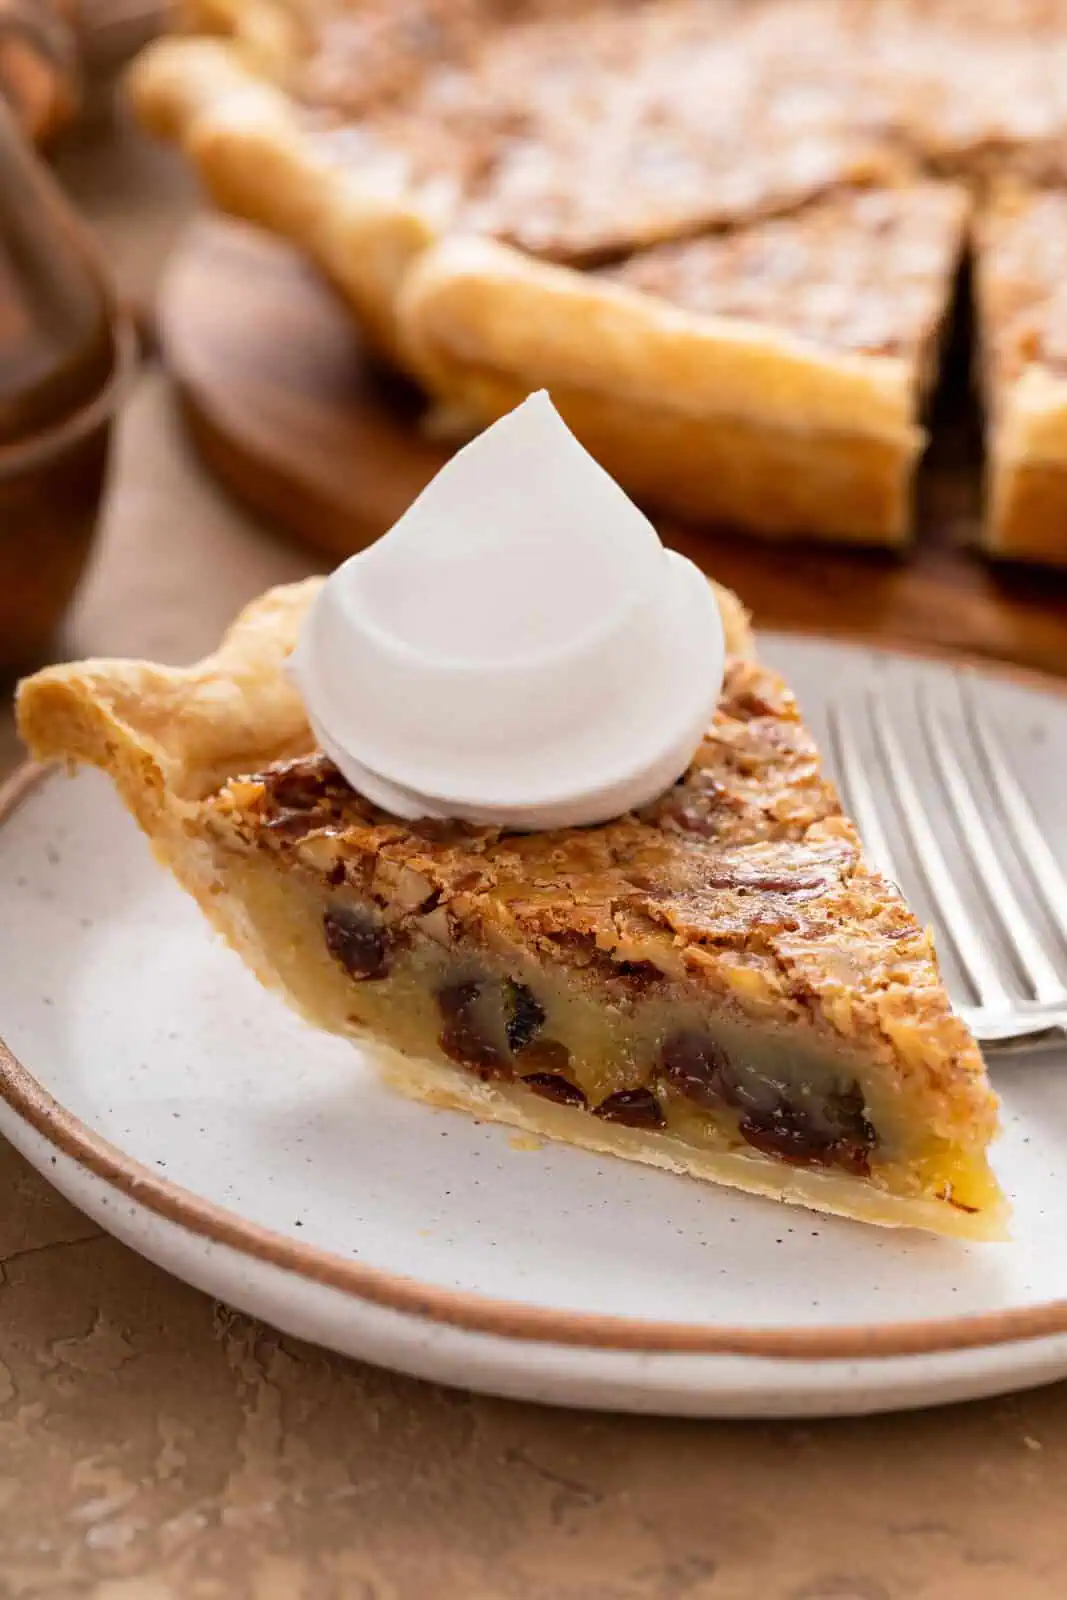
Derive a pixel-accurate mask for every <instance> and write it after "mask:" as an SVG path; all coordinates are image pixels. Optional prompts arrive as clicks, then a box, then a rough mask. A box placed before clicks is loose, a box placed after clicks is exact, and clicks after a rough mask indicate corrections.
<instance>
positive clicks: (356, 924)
mask: <svg viewBox="0 0 1067 1600" xmlns="http://www.w3.org/2000/svg"><path fill="white" fill-rule="evenodd" d="M322 926H323V931H324V933H325V935H326V948H327V950H328V951H329V952H330V954H331V955H332V956H333V958H334V960H335V961H339V962H340V963H341V965H342V967H344V969H345V971H346V972H347V973H348V975H349V977H350V978H357V979H360V980H361V981H365V980H367V979H369V978H384V977H385V976H386V974H387V973H388V971H389V957H390V952H391V947H392V945H393V943H394V939H393V937H392V936H391V935H390V933H389V930H388V929H387V928H386V927H385V926H384V925H383V924H382V923H381V922H379V921H378V919H377V918H376V917H375V916H374V914H373V913H372V912H370V911H368V910H366V909H364V908H363V907H360V906H346V905H335V906H331V907H330V909H329V910H328V911H327V912H326V913H325V914H324V916H323V919H322Z"/></svg>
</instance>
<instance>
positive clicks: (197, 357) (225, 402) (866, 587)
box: [159, 218, 1067, 674]
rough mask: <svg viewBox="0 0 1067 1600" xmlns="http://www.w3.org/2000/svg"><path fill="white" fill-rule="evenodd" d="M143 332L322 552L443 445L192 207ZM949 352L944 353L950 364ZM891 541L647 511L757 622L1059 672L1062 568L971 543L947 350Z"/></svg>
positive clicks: (208, 433)
mask: <svg viewBox="0 0 1067 1600" xmlns="http://www.w3.org/2000/svg"><path fill="white" fill-rule="evenodd" d="M159 319H160V337H161V341H162V345H163V349H164V352H165V356H166V359H167V362H168V364H169V366H170V369H171V371H172V372H173V374H174V377H175V379H176V381H177V384H178V388H179V392H180V394H181V397H182V401H183V405H184V410H185V414H186V416H187V419H188V423H189V427H190V430H191V432H192V436H193V438H194V440H195V442H196V444H197V446H198V448H199V450H200V451H201V453H202V455H203V457H204V458H205V460H206V461H207V462H208V463H209V464H210V466H211V467H212V468H213V469H214V470H215V472H216V473H217V475H218V476H219V477H220V478H221V479H222V481H223V482H224V483H226V484H227V485H228V486H229V487H230V488H231V489H232V490H233V492H234V493H235V494H237V495H239V496H240V498H241V499H242V500H244V501H246V502H247V503H248V504H249V505H251V506H252V507H253V508H254V509H255V510H257V511H258V512H260V513H261V514H263V515H264V516H266V517H268V518H270V519H271V520H272V521H273V522H275V523H277V524H280V525H281V526H282V527H283V528H285V529H287V530H288V531H289V532H291V533H293V534H295V535H297V536H298V537H299V538H301V539H304V540H306V541H308V542H310V543H311V544H313V545H315V546H317V547H318V548H319V549H321V550H322V551H323V552H325V553H326V554H327V555H328V556H329V557H331V558H334V559H340V558H342V557H344V556H346V555H349V554H351V553H352V552H353V551H354V550H358V549H360V548H362V547H363V546H364V545H365V544H367V543H368V542H369V541H370V540H372V539H375V538H376V537H377V536H378V535H379V534H380V533H382V532H384V530H385V529H386V528H388V527H389V526H390V525H391V524H392V523H393V522H394V521H395V520H396V518H397V517H398V516H399V515H400V513H401V512H402V511H403V510H404V509H405V507H406V506H408V505H409V504H410V502H411V500H412V499H413V498H414V496H415V495H416V494H417V493H418V492H419V490H420V489H421V488H422V487H423V486H424V485H425V484H426V483H427V482H428V481H429V479H430V478H431V477H432V476H433V474H434V473H435V472H436V471H437V469H438V468H439V467H440V466H441V464H442V463H443V462H444V461H445V460H446V459H447V457H448V454H449V451H448V448H447V447H446V446H445V445H444V444H443V443H442V442H440V441H435V440H433V439H431V438H428V437H427V436H426V434H425V433H424V432H423V431H422V429H421V428H420V422H419V419H420V413H421V410H422V403H421V401H420V398H419V396H418V395H417V393H416V392H415V391H414V390H413V389H412V388H411V387H410V386H408V385H406V384H405V383H403V382H401V381H400V380H399V379H398V378H396V377H395V376H392V375H388V374H384V373H382V372H381V371H380V370H379V369H377V368H376V367H375V365H374V363H373V362H372V361H371V360H370V359H369V357H368V356H367V353H366V351H365V349H364V348H363V346H362V345H361V343H360V339H359V336H358V333H357V331H356V329H355V327H354V325H353V323H352V321H351V319H350V317H349V316H348V315H347V314H346V311H345V308H344V307H343V305H342V304H341V303H340V302H339V301H338V300H337V298H336V297H335V296H334V295H333V294H332V292H331V291H330V290H329V289H328V288H327V287H326V286H324V285H323V284H322V283H321V282H320V280H319V279H318V278H317V277H316V276H315V275H314V274H313V273H312V271H311V270H310V269H309V268H308V267H307V266H305V264H304V263H303V262H302V261H301V259H300V258H299V257H298V256H297V255H296V254H295V253H294V252H293V251H291V250H289V249H288V248H287V247H285V246H284V245H281V244H279V243H277V242H276V241H275V240H273V239H269V238H267V237H265V236H263V235H261V234H259V233H257V232H255V231H253V230H251V229H247V228H244V227H242V226H240V225H238V224H235V223H231V222H225V221H221V220H217V219H214V218H212V219H205V220H203V221H201V222H198V223H197V224H196V225H195V227H194V228H193V229H192V230H191V232H190V233H189V234H188V236H187V237H186V239H185V240H184V242H183V243H182V244H181V246H180V247H179V249H178V250H177V252H176V254H175V256H174V259H173V262H172V265H171V267H170V270H169V273H168V276H167V279H166V281H165V283H164V286H163V290H162V294H161V301H160V308H159ZM952 366H953V364H952V363H950V368H951V367H952ZM955 367H956V369H957V379H956V381H955V383H953V382H952V381H951V380H950V382H949V384H948V385H947V386H946V392H945V394H944V395H943V396H942V397H941V401H940V403H939V415H938V417H937V419H936V426H935V439H936V443H935V445H934V447H933V448H932V450H931V453H930V456H929V458H928V460H927V461H926V463H925V464H924V467H923V472H922V477H921V483H920V491H919V525H920V533H919V539H918V543H917V545H916V547H915V549H914V550H913V551H912V552H910V553H909V554H908V555H907V556H906V557H897V556H893V555H886V554H880V553H876V552H854V551H849V550H840V549H835V548H834V547H832V546H819V545H814V544H813V545H806V546H803V547H797V546H793V545H787V546H780V545H775V544H770V543H766V542H763V541H760V540H755V539H752V538H746V537H744V536H743V535H740V534H730V533H726V532H722V531H716V530H713V529H709V528H695V527H688V526H682V525H680V524H678V523H675V522H668V521H664V520H660V521H659V526H660V529H661V532H662V534H663V537H664V538H665V540H666V541H667V542H668V543H669V544H671V545H673V546H674V547H675V548H676V549H679V550H682V551H684V552H685V554H686V555H688V556H690V557H692V559H693V560H694V561H697V562H698V563H699V564H700V565H701V566H702V567H703V568H704V569H705V570H706V571H708V572H709V573H712V574H714V576H715V577H716V578H718V579H719V580H720V581H722V582H723V583H727V584H729V585H730V587H731V588H734V589H736V590H737V592H738V593H739V594H740V595H741V596H742V598H743V599H744V600H745V602H746V603H747V604H748V605H749V606H750V607H751V609H752V610H753V612H754V613H755V616H756V620H757V622H758V623H759V624H760V625H761V626H764V627H772V628H803V629H815V630H818V631H826V632H847V633H852V634H856V633H859V634H864V635H868V636H871V637H873V638H875V639H880V640H883V641H890V640H892V641H894V642H897V643H911V644H917V645H925V646H930V645H933V646H940V647H945V648H953V649H956V650H961V651H964V652H966V653H968V654H971V655H979V656H992V657H996V658H999V659H1001V660H1007V661H1014V662H1018V663H1020V664H1022V665H1026V666H1033V667H1039V668H1044V669H1046V670H1049V671H1053V672H1062V673H1065V674H1067V573H1064V574H1060V573H1054V572H1051V571H1048V570H1041V569H1022V568H1006V567H997V566H994V565H992V564H991V563H989V562H987V561H986V560H985V559H983V557H982V556H981V555H980V554H979V553H978V552H977V551H975V550H974V549H973V548H972V545H973V539H974V533H975V528H976V523H977V512H978V506H979V494H980V485H979V477H980V459H979V447H978V425H977V420H976V418H975V417H974V415H973V407H972V406H971V405H970V403H969V401H968V397H967V393H966V380H965V376H962V375H961V374H963V373H964V371H965V364H964V363H963V361H962V359H961V361H960V362H958V363H955Z"/></svg>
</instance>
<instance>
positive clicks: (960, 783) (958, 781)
mask: <svg viewBox="0 0 1067 1600" xmlns="http://www.w3.org/2000/svg"><path fill="white" fill-rule="evenodd" d="M919 705H920V725H921V726H922V728H923V732H924V733H925V736H926V744H927V748H928V750H929V752H930V755H931V757H932V759H933V763H934V766H935V767H936V768H937V772H938V775H939V777H940V779H941V782H942V784H943V785H944V787H945V792H946V794H947V795H948V796H949V798H950V799H951V801H952V806H953V810H954V811H955V815H956V823H957V826H958V828H959V832H960V834H961V835H962V837H963V841H964V843H965V844H966V846H967V851H968V854H969V855H970V857H971V860H972V861H973V863H974V866H975V870H976V872H977V874H978V880H979V882H980V883H981V885H982V887H983V889H984V890H985V894H986V898H987V900H988V902H989V906H990V909H991V910H992V912H993V913H994V915H995V916H996V918H997V920H998V921H999V923H1000V926H1001V928H1002V929H1003V931H1004V933H1005V934H1006V936H1007V938H1008V941H1009V943H1010V944H1011V946H1012V949H1013V950H1014V952H1015V955H1016V957H1017V958H1018V961H1019V965H1020V966H1021V968H1022V970H1023V972H1024V973H1025V975H1026V979H1027V981H1028V983H1029V984H1030V986H1031V988H1032V989H1033V992H1034V998H1035V999H1036V1000H1037V1001H1038V1002H1039V1003H1042V1004H1045V1003H1052V1002H1055V1001H1058V1000H1059V1001H1062V1000H1063V999H1064V998H1065V991H1064V986H1063V983H1062V981H1061V979H1060V977H1059V975H1058V974H1057V971H1056V968H1055V967H1054V966H1053V964H1052V962H1051V961H1050V960H1049V958H1048V955H1047V953H1046V951H1045V948H1044V945H1043V944H1042V942H1041V939H1040V937H1039V935H1038V934H1037V932H1036V931H1035V929H1034V925H1033V923H1032V922H1031V921H1030V918H1029V916H1028V915H1027V913H1026V912H1025V910H1024V909H1023V907H1022V905H1021V904H1020V903H1019V900H1018V897H1017V896H1016V894H1015V891H1014V889H1013V888H1012V886H1011V883H1010V881H1009V879H1008V875H1007V873H1006V872H1005V871H1004V868H1003V866H1002V865H1001V862H1000V857H999V855H998V852H997V847H996V844H995V843H994V841H993V839H992V837H991V836H990V833H989V829H988V828H987V827H986V824H985V821H984V819H983V817H982V811H981V807H980V806H979V805H978V803H977V801H976V800H975V796H974V791H973V789H972V788H971V784H970V782H969V780H968V778H967V775H966V773H965V772H964V770H963V767H962V766H961V765H960V762H959V760H958V759H957V756H956V754H955V751H954V750H953V749H952V745H951V742H950V739H951V735H950V733H949V729H948V725H947V723H946V721H945V718H944V717H943V716H942V714H941V713H940V711H937V710H935V709H934V707H933V706H932V705H931V704H930V700H929V697H928V695H926V694H922V695H920V700H919Z"/></svg>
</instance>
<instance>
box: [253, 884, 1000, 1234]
mask: <svg viewBox="0 0 1067 1600" xmlns="http://www.w3.org/2000/svg"><path fill="white" fill-rule="evenodd" d="M235 872H236V875H237V880H238V884H239V899H240V901H241V904H242V907H243V909H244V912H245V914H246V915H247V916H248V917H249V918H250V920H251V922H252V923H253V925H254V928H255V931H256V933H257V935H258V936H259V937H258V939H257V942H258V943H259V944H260V945H261V947H262V948H266V949H268V950H269V951H270V953H271V958H272V960H273V962H274V965H275V968H276V971H277V975H278V977H279V978H280V979H281V981H282V983H283V984H284V986H285V987H286V989H287V990H288V992H289V994H290V995H291V997H292V998H293V999H294V1000H295V1001H296V1003H297V1004H298V1005H299V1006H300V1007H301V1009H302V1010H303V1011H304V1012H305V1014H306V1015H308V1017H309V1018H310V1019H311V1020H312V1021H314V1022H315V1023H316V1024H317V1025H319V1026H325V1027H328V1028H330V1029H331V1030H332V1031H335V1032H340V1033H349V1034H355V1035H357V1036H358V1035H362V1034H367V1035H369V1036H371V1037H373V1038H375V1039H377V1040H379V1041H381V1042H382V1043H384V1044H386V1045H389V1046H391V1047H392V1048H393V1049H395V1050H398V1051H400V1052H401V1053H402V1054H404V1055H406V1056H409V1057H414V1058H416V1059H428V1060H431V1061H437V1062H438V1063H443V1062H448V1063H450V1064H451V1065H452V1066H453V1067H455V1068H457V1069H458V1070H460V1071H461V1072H463V1073H469V1074H470V1075H471V1077H472V1078H473V1079H476V1080H479V1081H480V1082H482V1083H488V1084H490V1085H496V1086H500V1087H503V1086H507V1087H508V1088H509V1090H512V1091H514V1090H515V1089H525V1090H527V1091H529V1093H530V1094H531V1095H534V1096H540V1097H542V1098H544V1099H546V1100H549V1101H552V1102H554V1103H555V1104H556V1105H560V1106H567V1107H572V1108H574V1109H575V1110H576V1111H577V1112H579V1113H581V1114H583V1115H588V1116H592V1117H596V1118H598V1119H600V1121H601V1122H602V1123H612V1124H619V1125H622V1126H625V1127H628V1128H632V1129H637V1130H646V1131H647V1132H649V1133H650V1134H660V1133H662V1134H666V1135H670V1136H673V1137H674V1138H675V1139H678V1140H681V1141H682V1142H684V1143H685V1144H687V1145H690V1146H693V1147H695V1148H697V1149H705V1150H714V1151H727V1152H736V1153H738V1154H748V1155H749V1156H750V1157H751V1156H757V1155H758V1156H759V1157H762V1158H766V1159H770V1160H772V1161H775V1162H780V1163H785V1164H787V1165H791V1166H794V1167H805V1168H822V1169H832V1170H833V1169H836V1170H837V1171H839V1172H842V1173H846V1174H848V1175H850V1176H851V1177H853V1178H856V1179H861V1180H868V1181H869V1182H870V1183H871V1184H873V1185H874V1186H876V1187H878V1188H881V1189H883V1190H888V1191H891V1192H893V1193H895V1194H902V1195H907V1196H915V1197H926V1198H929V1199H940V1200H944V1201H948V1202H949V1203H951V1204H953V1205H954V1206H956V1207H958V1208H960V1209H962V1210H965V1211H971V1210H980V1209H982V1208H983V1207H984V1206H987V1205H989V1204H991V1203H992V1202H993V1200H994V1199H995V1196H996V1188H995V1184H994V1181H993V1179H992V1177H991V1175H990V1173H989V1170H988V1167H987V1166H986V1163H985V1159H984V1156H983V1155H982V1154H981V1153H980V1152H977V1153H975V1154H974V1155H973V1156H970V1155H968V1154H967V1153H965V1152H961V1150H960V1149H959V1147H958V1146H952V1145H950V1144H949V1143H948V1142H947V1141H946V1140H944V1139H939V1138H938V1137H936V1136H934V1135H931V1134H929V1133H928V1132H924V1131H923V1128H922V1125H921V1124H920V1125H919V1128H918V1135H917V1131H916V1123H915V1115H914V1109H912V1111H911V1113H910V1115H909V1113H908V1111H907V1110H906V1109H905V1108H902V1107H900V1106H898V1105H897V1104H896V1103H895V1101H896V1099H897V1094H896V1093H895V1092H894V1089H893V1086H892V1085H887V1084H886V1083H885V1082H884V1081H883V1080H882V1078H881V1076H880V1075H879V1074H878V1072H877V1071H865V1063H864V1062H863V1060H862V1058H861V1057H860V1056H858V1055H856V1054H854V1053H852V1052H850V1051H849V1050H848V1049H847V1048H845V1047H844V1046H843V1045H839V1044H838V1043H837V1042H836V1041H834V1040H832V1039H830V1038H828V1037H826V1036H825V1035H824V1034H823V1033H821V1032H820V1031H818V1030H816V1029H815V1028H811V1029H809V1030H807V1035H808V1036H804V1035H803V1034H802V1031H801V1030H799V1029H798V1028H797V1027H796V1026H790V1027H788V1028H785V1027H776V1026H775V1025H774V1024H773V1023H768V1024H766V1025H762V1026H760V1025H757V1024H755V1023H754V1022H753V1021H752V1020H751V1019H746V1018H740V1017H737V1016H734V1015H731V1014H729V1013H728V1012H727V1011H726V1010H725V1009H724V1008H723V1007H722V1006H721V1005H718V1004H716V1003H714V1002H709V1000H708V998H707V997H706V996H700V995H699V994H698V993H697V992H696V986H695V985H693V986H692V987H691V988H690V989H688V990H687V989H686V988H684V987H683V986H681V985H679V983H678V982H677V981H675V980H673V979H670V978H667V977H666V976H665V975H664V974H662V973H660V972H659V971H658V970H657V969H656V968H654V967H652V966H651V964H645V963H638V964H633V965H630V964H627V963H613V964H612V965H613V966H615V967H616V968H617V971H616V972H614V973H612V974H611V975H602V974H601V973H600V971H599V969H598V970H597V971H596V972H586V973H585V974H581V973H579V975H578V977H577V981H576V975H575V972H574V971H573V970H572V971H569V972H568V973H566V974H564V973H563V972H561V971H559V970H557V969H554V968H553V966H552V965H551V964H549V965H547V966H546V965H541V964H539V963H538V962H537V961H536V960H534V959H532V958H530V957H529V956H527V955H525V954H524V953H523V952H520V951H512V952H508V954H507V956H506V957H504V956H503V955H501V954H498V953H497V952H495V951H493V950H491V949H489V948H487V947H484V946H481V945H477V944H474V943H471V944H469V945H468V944H464V943H463V942H462V941H460V942H458V943H457V941H456V937H455V934H454V931H450V928H449V919H448V916H447V913H446V911H445V908H444V907H443V906H442V905H441V904H439V903H436V897H435V896H433V895H432V894H431V895H430V896H429V897H428V899H427V900H426V901H425V902H424V903H422V904H420V905H416V906H414V907H409V908H407V909H404V910H400V909H399V908H397V907H396V906H392V907H390V906H384V907H383V906H381V905H378V904H376V903H374V902H373V901H369V900H366V899H362V898H358V897H356V896H354V895H353V894H352V893H351V891H350V890H349V888H348V887H347V886H345V885H337V886H334V885H331V884H329V883H319V882H316V881H315V880H314V878H313V876H312V875H311V874H310V873H308V872H306V871H305V870H303V869H296V870H293V869H292V867H291V866H290V868H289V869H288V870H285V869H282V868H280V867H279V865H278V864H276V863H275V862H274V861H272V860H270V859H266V858H262V857H260V858H257V857H255V856H251V857H248V858H245V859H244V860H243V861H242V863H241V864H240V865H239V866H237V867H236V868H235V867H233V866H231V865H230V864H229V863H228V864H227V874H228V876H229V877H230V878H231V880H232V879H233V877H234V873H235ZM917 1137H918V1142H917Z"/></svg>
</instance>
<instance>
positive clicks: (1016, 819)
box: [962, 675, 1067, 944]
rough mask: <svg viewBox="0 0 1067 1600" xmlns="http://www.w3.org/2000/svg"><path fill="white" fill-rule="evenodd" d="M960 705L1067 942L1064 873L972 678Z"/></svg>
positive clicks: (1020, 848) (1031, 870) (1018, 841)
mask: <svg viewBox="0 0 1067 1600" xmlns="http://www.w3.org/2000/svg"><path fill="white" fill-rule="evenodd" d="M963 682H964V689H963V695H962V699H963V706H964V713H965V715H966V718H967V721H968V723H969V725H970V729H971V734H972V737H973V739H974V741H975V744H976V745H977V746H978V749H979V751H980V753H981V756H982V760H983V762H984V763H985V768H986V772H987V775H988V777H989V779H990V783H991V785H992V788H993V792H994V793H995V795H996V797H997V799H998V800H999V802H1000V807H1001V810H1002V811H1003V813H1004V816H1005V817H1006V818H1007V820H1008V822H1009V823H1010V824H1011V827H1012V828H1013V830H1014V836H1013V843H1014V844H1015V848H1016V850H1017V851H1018V854H1019V857H1020V859H1021V860H1022V862H1023V863H1024V865H1025V866H1026V868H1027V871H1028V872H1029V874H1030V878H1031V880H1032V882H1033V885H1034V888H1035V889H1036V890H1037V892H1038V893H1039V894H1040V896H1041V899H1042V901H1043V902H1044V906H1045V910H1046V911H1047V912H1048V914H1049V916H1050V918H1051V919H1052V921H1053V922H1054V923H1055V925H1056V928H1057V930H1058V932H1059V935H1060V938H1061V939H1062V940H1063V942H1064V944H1067V877H1064V874H1063V872H1062V871H1061V869H1060V864H1059V862H1058V861H1057V860H1056V858H1055V856H1054V855H1053V854H1052V851H1051V850H1050V849H1049V846H1048V842H1047V840H1046V839H1045V836H1044V834H1043V833H1042V831H1041V828H1040V826H1039V824H1038V821H1037V818H1036V817H1035V816H1034V812H1033V808H1032V806H1031V805H1030V802H1029V800H1028V799H1027V798H1026V795H1025V794H1024V793H1023V790H1022V788H1021V786H1020V784H1019V782H1018V780H1017V778H1016V777H1015V774H1014V773H1013V772H1012V770H1011V768H1010V767H1009V766H1008V763H1007V761H1006V760H1005V758H1004V754H1003V752H1002V750H1001V748H1000V745H999V742H998V740H997V739H996V737H995V736H994V734H993V730H992V729H991V728H990V726H989V720H988V718H987V717H986V716H985V714H984V713H983V712H982V711H980V710H979V707H978V705H977V702H976V701H975V697H974V689H973V686H972V682H971V678H970V676H969V675H968V677H966V678H965V679H964V680H963Z"/></svg>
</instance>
